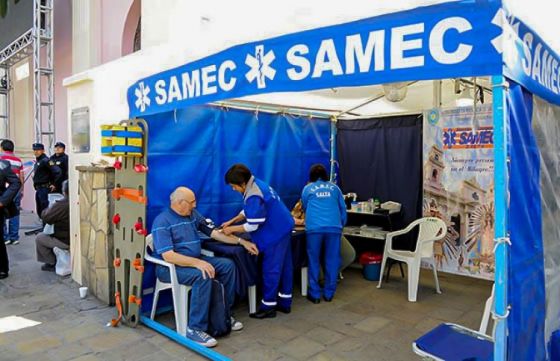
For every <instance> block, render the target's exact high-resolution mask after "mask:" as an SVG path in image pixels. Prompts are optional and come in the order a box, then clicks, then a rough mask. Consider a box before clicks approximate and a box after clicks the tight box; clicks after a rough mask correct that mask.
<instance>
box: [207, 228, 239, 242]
mask: <svg viewBox="0 0 560 361" xmlns="http://www.w3.org/2000/svg"><path fill="white" fill-rule="evenodd" d="M210 237H212V238H213V239H215V240H216V241H220V242H223V243H229V244H239V237H235V236H227V235H225V234H223V233H222V232H220V231H216V230H213V231H212V234H210Z"/></svg>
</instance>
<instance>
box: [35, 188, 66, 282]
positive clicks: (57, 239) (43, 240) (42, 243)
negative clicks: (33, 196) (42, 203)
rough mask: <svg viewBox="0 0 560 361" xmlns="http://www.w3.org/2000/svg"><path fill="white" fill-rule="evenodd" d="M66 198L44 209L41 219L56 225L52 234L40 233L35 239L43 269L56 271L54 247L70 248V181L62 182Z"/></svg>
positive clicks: (38, 258) (38, 259) (38, 257)
mask: <svg viewBox="0 0 560 361" xmlns="http://www.w3.org/2000/svg"><path fill="white" fill-rule="evenodd" d="M62 194H63V195H64V198H62V199H60V200H58V201H56V202H55V203H54V204H53V205H51V206H50V207H49V208H47V209H45V210H43V212H42V213H41V219H42V220H43V221H44V222H45V223H47V224H52V225H53V226H54V233H53V234H52V235H49V234H45V233H39V234H38V235H37V238H36V239H35V245H36V248H37V261H39V262H43V263H44V265H42V266H41V270H43V271H49V272H54V271H55V265H56V255H55V254H54V251H53V249H54V247H58V248H60V249H63V250H67V249H69V248H70V203H69V202H68V181H64V182H63V183H62Z"/></svg>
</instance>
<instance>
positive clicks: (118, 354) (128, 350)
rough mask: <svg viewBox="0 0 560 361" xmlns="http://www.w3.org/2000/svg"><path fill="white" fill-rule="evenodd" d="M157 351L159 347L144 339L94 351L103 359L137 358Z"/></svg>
mask: <svg viewBox="0 0 560 361" xmlns="http://www.w3.org/2000/svg"><path fill="white" fill-rule="evenodd" d="M158 351H160V349H159V348H157V347H154V345H152V344H150V343H148V342H146V341H144V340H139V341H136V342H132V343H127V344H124V345H122V346H118V347H116V348H112V349H110V350H107V351H103V352H99V353H96V356H97V357H99V358H101V359H102V360H105V361H121V360H137V359H139V358H141V357H145V356H146V355H154V356H155V354H156V353H157V352H158ZM156 359H157V357H154V360H156Z"/></svg>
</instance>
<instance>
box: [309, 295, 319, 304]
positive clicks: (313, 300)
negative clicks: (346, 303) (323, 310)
mask: <svg viewBox="0 0 560 361" xmlns="http://www.w3.org/2000/svg"><path fill="white" fill-rule="evenodd" d="M307 300H308V301H309V302H311V303H314V304H318V303H319V302H321V299H320V298H315V297H312V296H311V295H307Z"/></svg>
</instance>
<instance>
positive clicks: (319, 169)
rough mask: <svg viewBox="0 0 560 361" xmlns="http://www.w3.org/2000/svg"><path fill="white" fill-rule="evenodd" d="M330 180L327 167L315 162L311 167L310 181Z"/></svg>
mask: <svg viewBox="0 0 560 361" xmlns="http://www.w3.org/2000/svg"><path fill="white" fill-rule="evenodd" d="M319 179H321V180H323V181H325V182H326V181H328V180H329V176H328V175H327V169H326V168H325V166H324V165H322V164H314V165H312V166H311V169H309V181H310V182H316V181H317V180H319Z"/></svg>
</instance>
